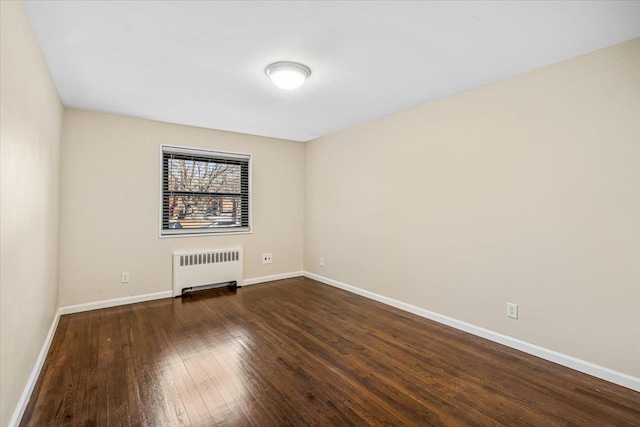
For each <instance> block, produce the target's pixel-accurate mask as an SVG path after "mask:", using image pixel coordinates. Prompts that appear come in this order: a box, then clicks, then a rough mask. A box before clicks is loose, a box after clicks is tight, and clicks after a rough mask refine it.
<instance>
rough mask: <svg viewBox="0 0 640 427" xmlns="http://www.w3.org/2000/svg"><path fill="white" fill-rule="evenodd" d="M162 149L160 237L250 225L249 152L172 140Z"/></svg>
mask: <svg viewBox="0 0 640 427" xmlns="http://www.w3.org/2000/svg"><path fill="white" fill-rule="evenodd" d="M161 149H162V206H161V210H162V224H161V230H160V235H161V236H171V235H194V234H213V233H230V232H243V231H245V232H246V231H249V230H250V229H251V221H250V220H251V218H250V209H249V203H250V201H249V199H250V197H249V163H250V160H251V156H250V155H248V154H235V153H223V152H219V151H209V150H196V149H191V148H183V147H172V146H168V145H163V146H161Z"/></svg>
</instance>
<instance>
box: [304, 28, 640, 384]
mask: <svg viewBox="0 0 640 427" xmlns="http://www.w3.org/2000/svg"><path fill="white" fill-rule="evenodd" d="M304 194H305V204H304V213H305V263H304V264H305V270H306V271H310V272H312V273H315V274H319V275H321V276H324V277H327V278H330V279H334V280H338V281H340V282H343V283H347V284H349V285H352V286H356V287H359V288H362V289H365V290H368V291H371V292H374V293H377V294H380V295H383V296H387V297H391V298H394V299H396V300H400V301H403V302H406V303H409V304H412V305H414V306H418V307H421V308H424V309H427V310H430V311H433V312H436V313H439V314H442V315H446V316H449V317H452V318H455V319H458V320H462V321H464V322H468V323H471V324H474V325H477V326H480V327H484V328H487V329H490V330H493V331H496V332H499V333H502V334H505V335H508V336H511V337H515V338H518V339H521V340H524V341H527V342H529V343H533V344H537V345H540V346H542V347H546V348H549V349H552V350H555V351H558V352H561V353H564V354H567V355H571V356H574V357H577V358H580V359H583V360H586V361H589V362H592V363H596V364H599V365H602V366H605V367H608V368H611V369H614V370H617V371H620V372H623V373H626V374H629V375H632V376H635V377H640V309H638V307H640V285H639V284H640V39H635V40H632V41H629V42H626V43H623V44H620V45H617V46H614V47H611V48H608V49H605V50H601V51H598V52H594V53H592V54H588V55H585V56H581V57H578V58H574V59H572V60H569V61H566V62H562V63H559V64H555V65H553V66H550V67H547V68H544V69H540V70H537V71H534V72H531V73H528V74H525V75H521V76H518V77H515V78H511V79H508V80H505V81H501V82H498V83H495V84H492V85H489V86H486V87H483V88H479V89H477V90H473V91H470V92H466V93H463V94H460V95H457V96H453V97H450V98H447V99H443V100H440V101H437V102H432V103H429V104H425V105H422V106H419V107H417V108H414V109H411V110H408V111H405V112H401V113H399V114H395V115H392V116H389V117H385V118H381V119H378V120H375V121H372V122H369V123H366V124H363V125H360V126H357V127H355V128H352V129H349V130H345V131H342V132H340V133H337V134H334V135H330V136H327V137H323V138H320V139H317V140H314V141H312V142H310V143H307V144H306V146H305V193H304ZM320 258H323V259H324V264H325V265H324V267H321V266H320ZM507 302H513V303H517V304H519V309H520V318H519V319H518V320H513V319H508V318H507V317H506V303H507ZM424 345H428V343H424Z"/></svg>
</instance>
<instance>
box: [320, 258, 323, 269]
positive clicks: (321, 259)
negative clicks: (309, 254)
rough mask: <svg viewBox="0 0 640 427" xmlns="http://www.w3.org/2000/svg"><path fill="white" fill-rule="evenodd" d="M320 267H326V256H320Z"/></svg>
mask: <svg viewBox="0 0 640 427" xmlns="http://www.w3.org/2000/svg"><path fill="white" fill-rule="evenodd" d="M320 267H324V258H320Z"/></svg>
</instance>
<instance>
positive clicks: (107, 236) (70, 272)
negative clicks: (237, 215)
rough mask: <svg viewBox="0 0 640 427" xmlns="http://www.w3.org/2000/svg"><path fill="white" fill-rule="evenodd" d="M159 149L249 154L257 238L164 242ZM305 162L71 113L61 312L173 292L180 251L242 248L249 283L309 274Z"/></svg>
mask: <svg viewBox="0 0 640 427" xmlns="http://www.w3.org/2000/svg"><path fill="white" fill-rule="evenodd" d="M160 144H172V145H180V146H186V147H198V148H208V149H214V150H222V151H232V152H239V153H249V154H251V155H252V178H251V179H252V192H253V195H252V203H253V205H252V209H253V233H251V234H239V235H225V236H206V237H179V238H162V239H161V238H159V237H158V227H159V225H158V224H159V219H158V211H159V188H160V170H159V168H160V162H159V145H160ZM303 162H304V145H303V144H301V143H299V142H293V141H285V140H278V139H271V138H264V137H257V136H251V135H244V134H237V133H230V132H223V131H216V130H208V129H202V128H196V127H189V126H180V125H173V124H167V123H161V122H155V121H151V120H142V119H134V118H128V117H123V116H116V115H109V114H101V113H91V112H85V111H78V110H69V109H67V110H65V121H64V153H63V173H62V185H63V195H62V246H61V267H60V268H61V274H60V305H61V306H67V305H73V304H80V303H86V302H93V301H100V300H105V299H111V298H118V297H125V296H132V295H141V294H148V293H154V292H161V291H169V290H171V269H172V264H171V262H172V261H171V253H172V252H173V251H187V250H197V249H216V248H227V247H233V246H236V245H241V246H242V247H244V256H245V263H244V278H245V279H251V278H256V277H263V276H269V275H273V274H281V273H290V272H296V271H301V270H302V228H303V227H302V219H303V216H302V207H303V197H302V190H303ZM263 252H272V253H273V263H272V264H267V265H263V264H262V253H263ZM125 271H126V272H129V273H130V282H129V283H127V284H121V283H120V273H122V272H125Z"/></svg>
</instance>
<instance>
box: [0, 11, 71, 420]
mask: <svg viewBox="0 0 640 427" xmlns="http://www.w3.org/2000/svg"><path fill="white" fill-rule="evenodd" d="M0 16H1V18H0V19H1V21H0V22H1V25H0V29H1V30H0V31H1V36H0V46H1V47H0V49H1V50H0V93H1V94H2V96H1V97H0V142H1V143H0V158H1V171H2V172H1V194H2V199H1V201H0V236H1V239H0V242H1V243H0V245H1V248H0V254H1V256H0V265H1V268H0V305H1V310H0V313H1V314H0V355H1V356H0V362H1V368H0V377H1V378H2V380H1V381H0V397H1V398H0V401H1V402H2V403H1V406H0V412H1V414H0V425H2V426H6V425H8V424H9V420H10V419H11V416H12V414H13V412H14V409H15V408H16V405H17V403H18V400H19V399H20V395H21V393H22V391H23V390H24V388H25V385H26V383H27V379H28V378H29V375H30V374H31V370H32V369H33V367H34V364H35V361H36V359H37V357H38V354H39V353H40V349H41V348H42V345H43V342H44V340H45V337H46V335H47V332H48V330H49V328H50V326H51V323H52V320H53V318H54V315H55V312H56V310H57V308H58V256H59V236H60V202H59V200H60V190H59V189H60V178H59V176H60V149H61V144H62V115H63V107H62V103H61V102H60V98H59V97H58V91H57V89H56V87H55V84H54V82H53V79H52V78H51V74H50V73H49V68H48V67H47V64H46V62H45V59H44V57H43V56H42V52H41V51H40V46H39V45H38V42H37V40H36V38H35V35H34V34H33V31H32V29H31V25H30V24H29V21H28V20H27V16H26V14H25V11H24V9H23V6H22V4H21V3H20V2H8V1H3V2H0Z"/></svg>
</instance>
